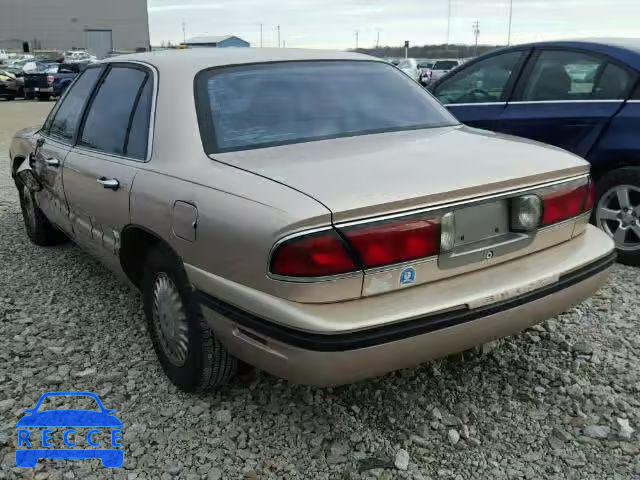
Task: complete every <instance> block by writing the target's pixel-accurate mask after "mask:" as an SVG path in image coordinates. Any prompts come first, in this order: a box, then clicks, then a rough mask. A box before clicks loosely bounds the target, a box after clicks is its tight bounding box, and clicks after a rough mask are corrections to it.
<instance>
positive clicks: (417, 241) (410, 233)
mask: <svg viewBox="0 0 640 480" xmlns="http://www.w3.org/2000/svg"><path fill="white" fill-rule="evenodd" d="M342 232H343V233H344V235H345V237H347V239H348V240H349V242H350V243H351V245H353V248H354V249H355V251H356V252H357V253H358V255H359V257H360V259H361V260H362V263H363V266H364V267H365V268H374V267H381V266H384V265H391V264H394V263H401V262H408V261H410V260H416V259H418V258H425V257H431V256H433V255H437V254H438V253H439V251H440V221H439V219H438V218H421V219H412V220H393V221H387V222H379V223H378V222H376V223H371V224H366V225H363V226H355V227H347V228H344V229H342Z"/></svg>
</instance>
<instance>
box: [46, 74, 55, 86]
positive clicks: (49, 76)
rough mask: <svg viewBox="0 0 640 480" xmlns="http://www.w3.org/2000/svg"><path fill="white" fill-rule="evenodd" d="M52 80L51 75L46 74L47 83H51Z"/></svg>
mask: <svg viewBox="0 0 640 480" xmlns="http://www.w3.org/2000/svg"><path fill="white" fill-rule="evenodd" d="M54 80H55V79H54V78H53V75H47V84H49V85H52V84H53V81H54Z"/></svg>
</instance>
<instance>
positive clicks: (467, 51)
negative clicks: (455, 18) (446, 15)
mask: <svg viewBox="0 0 640 480" xmlns="http://www.w3.org/2000/svg"><path fill="white" fill-rule="evenodd" d="M502 47H504V45H478V47H477V53H476V47H475V46H474V45H445V44H442V45H423V46H421V47H418V46H416V47H411V46H410V47H409V54H408V56H409V57H410V58H469V57H475V56H476V54H477V55H481V54H483V53H486V52H490V51H491V50H495V49H497V48H502ZM352 51H354V52H359V53H366V54H367V55H373V56H374V57H381V58H385V57H404V47H403V46H401V47H389V46H385V47H375V48H358V49H353V50H352Z"/></svg>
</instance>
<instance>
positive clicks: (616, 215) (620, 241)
mask: <svg viewBox="0 0 640 480" xmlns="http://www.w3.org/2000/svg"><path fill="white" fill-rule="evenodd" d="M596 219H597V221H598V226H599V227H600V228H601V229H602V230H604V231H605V232H607V233H608V234H609V235H610V236H611V237H613V239H614V240H615V242H616V247H617V248H619V249H620V250H625V251H633V250H639V249H640V188H638V187H635V186H633V185H618V186H615V187H613V188H611V189H610V190H609V191H607V192H606V193H605V194H604V195H602V198H600V201H599V202H598V207H597V209H596Z"/></svg>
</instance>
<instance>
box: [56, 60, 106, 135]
mask: <svg viewBox="0 0 640 480" xmlns="http://www.w3.org/2000/svg"><path fill="white" fill-rule="evenodd" d="M101 73H102V68H88V69H87V70H85V71H84V73H83V74H82V75H80V77H78V80H77V81H76V82H75V83H74V84H73V85H71V87H70V88H69V91H68V92H67V94H66V95H65V97H64V98H63V99H62V103H60V104H59V105H58V106H57V107H56V110H55V111H54V112H52V115H51V116H50V117H49V118H48V119H47V122H46V123H45V127H44V129H45V130H48V132H49V134H50V135H53V136H55V137H59V138H62V139H65V140H71V139H73V136H74V133H75V131H76V128H77V127H78V124H79V123H80V116H81V115H82V110H83V109H84V105H85V103H86V102H87V99H88V98H89V95H90V94H91V91H92V90H93V87H94V85H95V84H96V82H97V81H98V78H99V77H100V74H101Z"/></svg>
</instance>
